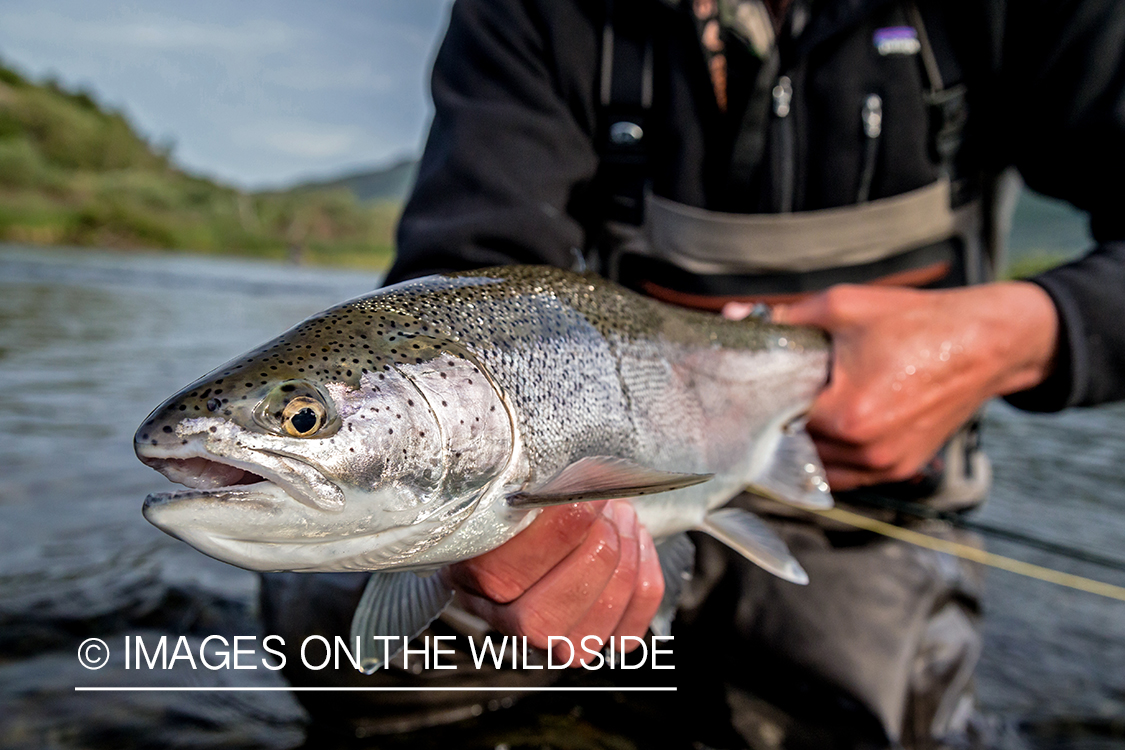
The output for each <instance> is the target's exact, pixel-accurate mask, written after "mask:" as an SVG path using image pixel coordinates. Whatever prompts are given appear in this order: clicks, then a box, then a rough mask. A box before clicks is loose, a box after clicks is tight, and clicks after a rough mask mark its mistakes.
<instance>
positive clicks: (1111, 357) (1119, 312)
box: [1008, 242, 1125, 411]
mask: <svg viewBox="0 0 1125 750" xmlns="http://www.w3.org/2000/svg"><path fill="white" fill-rule="evenodd" d="M1032 281H1034V282H1035V283H1036V284H1037V285H1039V286H1040V287H1041V288H1042V289H1043V290H1044V291H1045V292H1046V293H1047V294H1049V295H1050V298H1051V300H1052V302H1053V303H1054V305H1055V307H1056V309H1057V311H1058V316H1059V329H1058V338H1059V350H1058V353H1057V356H1056V360H1055V366H1054V369H1053V371H1052V373H1051V375H1050V377H1048V378H1046V379H1045V380H1044V381H1042V382H1041V383H1039V384H1037V385H1036V386H1035V387H1034V388H1030V389H1029V390H1027V391H1021V392H1018V393H1013V394H1012V395H1009V396H1008V401H1010V402H1011V403H1012V404H1014V405H1015V406H1018V407H1020V408H1021V409H1029V410H1033V411H1057V410H1059V409H1062V408H1065V407H1068V406H1089V405H1093V404H1099V403H1105V402H1107V401H1116V400H1120V399H1123V398H1125V242H1111V243H1106V244H1104V245H1102V246H1101V247H1099V248H1098V249H1097V250H1096V251H1094V252H1093V253H1090V254H1089V255H1087V256H1086V257H1084V258H1081V259H1079V260H1077V261H1074V262H1073V263H1068V264H1066V265H1065V266H1061V267H1059V268H1056V269H1052V270H1050V271H1047V272H1046V273H1043V274H1040V275H1039V276H1037V277H1035V278H1034V279H1033V280H1032Z"/></svg>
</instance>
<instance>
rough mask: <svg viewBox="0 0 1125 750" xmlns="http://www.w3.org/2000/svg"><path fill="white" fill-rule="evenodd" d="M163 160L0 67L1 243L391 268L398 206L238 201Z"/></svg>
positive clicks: (275, 196) (107, 123)
mask: <svg viewBox="0 0 1125 750" xmlns="http://www.w3.org/2000/svg"><path fill="white" fill-rule="evenodd" d="M169 157H170V154H169V153H168V151H167V150H162V149H160V148H155V147H153V146H152V145H151V144H149V143H148V142H146V141H145V140H144V139H143V138H141V137H140V136H138V135H137V134H136V133H135V132H134V131H133V129H132V127H131V126H130V124H129V122H128V121H127V120H126V119H125V118H124V117H123V116H122V115H121V113H119V112H112V111H107V110H106V109H104V108H103V107H101V106H100V105H99V104H98V103H97V102H95V101H94V99H93V98H92V97H91V96H90V95H89V94H88V93H86V92H83V91H77V92H75V91H67V90H65V89H63V88H62V87H61V86H59V85H58V84H57V83H55V82H52V81H48V82H46V83H43V84H37V83H33V82H31V81H28V80H27V79H26V78H24V77H23V76H21V75H20V74H19V73H17V72H16V71H14V70H12V69H10V68H7V67H5V66H3V65H2V64H0V241H6V242H19V243H30V244H42V245H90V246H98V247H113V248H168V249H175V250H190V251H196V252H203V253H214V254H237V255H248V256H256V257H266V258H277V259H284V258H290V259H294V258H298V259H300V260H301V261H302V262H310V263H318V264H334V265H350V266H362V267H375V268H384V267H386V266H387V265H389V263H390V260H391V257H392V253H393V234H394V226H395V222H396V221H397V219H398V213H399V210H400V205H399V203H398V202H397V201H384V202H361V201H360V200H358V199H357V198H356V197H355V195H354V194H353V193H352V192H351V191H350V190H348V189H346V188H345V187H336V188H321V189H317V188H301V189H294V190H289V191H284V192H263V193H244V192H241V191H238V190H235V189H234V188H230V187H226V186H223V185H219V184H216V183H215V182H212V181H211V180H208V179H204V178H202V177H196V176H192V175H190V174H187V173H185V172H183V171H182V170H180V169H179V168H177V167H176V166H175V165H174V164H173V163H172V161H171V160H170V158H169Z"/></svg>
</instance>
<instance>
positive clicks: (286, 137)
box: [247, 123, 364, 159]
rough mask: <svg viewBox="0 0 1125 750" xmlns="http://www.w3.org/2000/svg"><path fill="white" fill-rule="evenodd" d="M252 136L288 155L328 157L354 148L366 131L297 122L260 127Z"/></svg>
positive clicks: (315, 157) (326, 124) (311, 157)
mask: <svg viewBox="0 0 1125 750" xmlns="http://www.w3.org/2000/svg"><path fill="white" fill-rule="evenodd" d="M247 135H250V134H249V133H248V134H247ZM252 139H253V140H255V141H257V142H259V143H262V144H264V145H266V146H269V147H270V148H272V149H273V150H275V151H278V152H280V153H282V154H285V155H286V156H296V157H300V158H304V159H329V158H332V157H336V156H341V155H343V154H346V153H347V152H349V151H352V150H354V149H355V148H356V146H357V145H359V144H360V143H361V142H362V141H363V139H364V134H363V133H362V132H361V131H360V130H359V129H358V128H347V127H343V128H342V127H339V126H336V125H332V124H329V123H294V124H287V125H279V126H273V127H270V128H266V129H264V130H258V131H257V132H255V133H253V138H252Z"/></svg>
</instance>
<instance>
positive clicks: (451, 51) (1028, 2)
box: [388, 0, 1125, 410]
mask: <svg viewBox="0 0 1125 750" xmlns="http://www.w3.org/2000/svg"><path fill="white" fill-rule="evenodd" d="M622 2H626V3H629V4H631V5H632V6H633V7H634V10H635V12H636V13H643V14H645V19H646V22H647V23H648V24H649V25H650V28H651V34H652V38H653V40H654V47H655V51H656V55H655V60H656V66H655V71H654V74H655V75H654V81H655V85H654V98H653V102H652V116H651V118H650V120H649V122H648V124H647V126H646V140H648V141H649V145H650V161H649V169H650V177H651V182H652V189H653V191H654V192H655V193H657V194H658V195H662V196H665V197H667V198H670V199H672V200H675V201H678V202H681V203H685V204H688V205H692V206H698V207H702V208H708V209H713V210H721V211H736V212H775V211H779V210H785V209H791V210H794V211H802V210H812V209H818V208H828V207H834V206H843V205H849V204H851V203H854V202H855V201H856V185H857V184H858V183H859V180H860V171H861V164H862V159H863V156H862V150H863V144H864V134H863V132H862V127H861V121H860V117H859V112H860V110H861V107H862V103H863V101H864V99H865V97H866V96H867V95H868V94H870V93H878V94H879V95H880V96H881V97H882V101H883V135H882V139H881V142H880V145H879V151H878V162H877V165H876V169H875V173H874V180H873V182H872V184H871V194H870V197H871V198H872V199H874V198H880V197H886V196H891V195H897V194H899V193H902V192H905V191H908V190H911V189H914V188H918V187H921V186H924V185H927V184H929V183H931V182H933V180H934V179H935V177H936V176H937V175H938V169H939V164H938V162H937V160H936V158H935V155H934V153H933V149H932V146H933V139H932V138H931V137H930V128H931V121H930V116H931V113H930V111H929V110H928V109H927V107H926V105H925V103H924V102H923V99H922V97H921V96H920V92H921V91H922V89H923V88H924V86H925V82H924V80H923V78H924V76H923V74H922V70H921V66H920V65H919V64H918V62H917V60H916V59H915V58H913V57H911V56H907V55H892V56H882V55H879V54H878V53H877V52H876V50H875V48H874V45H873V43H872V38H873V36H872V35H873V33H874V31H875V29H878V28H883V27H889V26H901V25H905V24H907V17H906V11H905V9H904V8H903V6H902V4H901V3H899V2H896V1H895V0H823V1H822V2H817V3H814V4H813V5H812V6H811V9H810V12H809V16H808V21H807V23H805V24H804V26H803V28H802V29H801V30H800V33H799V34H797V35H795V36H794V37H791V38H786V37H784V36H783V37H782V39H781V40H780V43H779V51H780V56H781V72H782V73H786V74H789V75H790V76H791V78H792V79H793V81H794V86H793V89H794V96H793V104H792V107H793V110H792V111H793V120H792V122H793V126H794V128H795V139H794V141H793V144H792V154H793V157H794V158H793V161H792V171H791V172H789V171H788V170H786V169H783V168H781V167H779V165H780V164H782V163H783V162H782V160H781V159H779V157H778V154H779V150H780V149H781V148H782V146H781V145H779V143H778V142H777V141H778V140H779V139H778V138H777V137H776V135H775V134H772V133H771V132H765V133H764V136H765V137H766V139H767V140H766V145H765V157H764V158H763V159H762V160H761V163H760V166H759V167H758V168H757V169H756V170H755V171H754V172H753V173H752V174H750V175H748V176H745V177H744V178H742V179H741V182H739V181H734V182H732V177H731V174H730V172H729V165H730V161H731V153H732V148H733V147H734V142H735V136H736V134H737V132H738V127H739V123H740V121H741V118H740V116H739V113H740V111H741V109H743V108H745V105H746V101H747V99H748V98H749V96H750V92H751V90H752V86H751V81H750V80H748V78H749V76H748V74H743V73H741V72H740V71H745V70H748V69H750V68H751V66H750V65H748V64H743V63H747V62H748V61H746V60H743V61H740V60H739V54H742V55H746V56H748V55H749V52H747V51H744V50H743V51H741V52H740V51H739V49H738V48H737V46H736V45H728V50H729V55H730V65H729V70H730V85H729V90H730V107H729V110H730V114H729V115H726V116H724V115H723V114H722V113H720V111H719V109H718V107H717V105H716V103H715V99H714V95H713V93H712V88H711V81H710V78H709V76H708V73H707V69H706V67H705V63H704V59H703V56H702V53H701V51H700V47H699V41H698V38H697V36H696V34H695V29H694V27H693V25H692V23H691V20H690V18H689V17H688V16H687V15H686V11H685V10H682V9H680V8H678V7H675V6H674V4H666V3H662V2H658V1H657V0H618V3H619V8H620V3H622ZM919 5H920V6H921V10H922V13H923V16H924V17H925V20H926V26H927V29H928V31H929V33H930V37H931V39H932V42H933V47H934V50H935V53H936V54H937V55H938V57H939V58H940V60H941V62H942V72H943V77H945V78H946V79H947V80H948V81H950V82H953V83H955V82H962V83H964V84H965V85H966V86H967V90H968V92H969V93H968V119H967V121H966V125H965V129H964V131H963V145H962V146H961V148H960V151H959V152H958V157H957V172H956V173H957V174H958V175H959V176H960V177H961V178H962V182H963V183H964V185H966V186H967V187H966V189H965V191H964V192H965V194H966V195H970V194H972V193H973V192H974V191H975V190H977V189H979V185H980V179H979V178H980V176H981V175H985V174H994V173H997V172H999V171H1000V170H1001V169H1003V168H1004V167H1007V166H1015V167H1016V168H1017V169H1018V170H1019V172H1020V173H1021V175H1022V176H1023V178H1024V180H1025V181H1026V183H1027V184H1028V185H1029V186H1030V187H1031V188H1033V189H1035V190H1036V191H1038V192H1041V193H1044V194H1046V195H1050V196H1054V197H1058V198H1062V199H1065V200H1067V201H1069V202H1071V203H1073V204H1074V205H1075V206H1077V207H1078V208H1080V209H1083V210H1085V211H1087V212H1089V214H1090V217H1091V228H1092V232H1093V236H1094V238H1095V240H1096V241H1097V243H1098V244H1097V246H1096V247H1095V248H1094V249H1093V250H1092V252H1091V253H1090V254H1089V255H1087V256H1086V257H1084V258H1082V259H1081V260H1079V261H1076V262H1074V263H1071V264H1068V265H1066V266H1063V267H1061V268H1057V269H1054V270H1052V271H1049V272H1047V273H1045V274H1043V275H1041V276H1039V277H1037V278H1035V279H1034V281H1036V282H1037V283H1038V284H1040V285H1041V286H1042V287H1043V288H1044V289H1045V290H1046V291H1047V292H1048V293H1049V294H1050V296H1051V297H1052V299H1053V300H1054V302H1055V305H1056V307H1057V309H1058V311H1059V315H1060V319H1061V333H1062V341H1061V351H1060V357H1059V361H1058V366H1057V367H1056V372H1055V374H1054V375H1053V376H1052V377H1051V378H1050V379H1049V381H1048V382H1047V383H1044V384H1043V385H1041V386H1039V387H1038V388H1036V389H1034V390H1032V391H1028V392H1025V393H1022V394H1017V395H1016V396H1014V397H1012V398H1011V400H1012V401H1013V402H1014V403H1016V404H1017V405H1019V406H1021V407H1023V408H1028V409H1036V410H1054V409H1059V408H1063V407H1065V406H1073V405H1085V404H1095V403H1100V402H1104V401H1109V400H1114V399H1121V398H1125V187H1123V185H1125V3H1120V2H1116V1H1115V0H1049V1H1048V0H1019V1H1018V2H1016V1H1015V0H1013V1H1012V2H1009V3H1005V2H1003V0H987V1H986V0H944V1H943V2H931V3H927V2H925V1H924V0H923V1H922V2H919ZM604 15H605V10H604V4H603V3H601V2H595V1H594V0H459V1H458V2H457V3H456V5H455V6H454V9H453V16H452V20H451V23H450V27H449V31H448V34H447V36H446V38H445V41H444V43H443V45H442V47H441V50H440V52H439V54H438V57H437V61H436V64H435V68H434V74H433V84H432V87H433V98H434V104H435V108H436V112H435V115H434V121H433V126H432V129H431V132H430V136H429V141H428V143H427V146H426V150H425V154H424V156H423V158H422V164H421V169H420V172H419V175H418V182H417V185H416V187H415V190H414V193H413V195H412V197H411V199H410V201H409V202H408V204H407V206H406V210H405V213H404V215H403V218H402V222H401V224H400V227H399V232H398V245H399V254H398V258H397V260H396V263H395V265H394V267H393V268H392V270H391V272H390V275H389V278H388V280H389V281H390V282H394V281H398V280H401V279H404V278H408V277H411V276H417V275H421V274H424V273H428V272H432V271H436V270H452V269H462V268H469V267H479V266H484V265H498V264H506V263H548V264H552V265H557V266H563V267H572V266H574V264H575V258H576V255H577V254H578V253H580V252H582V251H584V250H585V249H586V248H588V247H589V245H590V243H591V241H592V238H593V237H594V236H596V234H597V232H598V226H599V222H600V221H601V220H602V218H603V216H602V214H601V213H600V197H601V196H600V193H599V192H598V189H597V180H596V179H595V176H596V175H597V173H598V167H599V156H598V151H597V148H596V144H597V139H598V137H599V135H598V134H599V130H598V128H599V110H598V105H597V97H596V94H597V90H596V84H597V79H598V61H599V55H600V40H601V34H602V25H603V18H604ZM654 144H655V145H654ZM786 179H792V183H791V186H786V187H785V188H784V189H782V183H783V181H784V180H786ZM782 193H786V194H788V195H790V196H791V198H790V199H789V200H790V205H788V206H786V205H782V204H781V200H782V199H781V197H780V196H781V194H782Z"/></svg>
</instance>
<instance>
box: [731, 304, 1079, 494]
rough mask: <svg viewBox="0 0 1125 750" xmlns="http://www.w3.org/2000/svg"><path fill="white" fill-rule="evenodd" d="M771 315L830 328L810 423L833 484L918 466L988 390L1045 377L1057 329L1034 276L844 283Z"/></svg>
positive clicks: (862, 481) (853, 483)
mask: <svg viewBox="0 0 1125 750" xmlns="http://www.w3.org/2000/svg"><path fill="white" fill-rule="evenodd" d="M748 312H749V309H748V307H747V306H745V305H741V304H735V303H732V304H729V305H727V307H726V308H724V310H723V314H724V315H725V316H727V317H730V318H739V317H744V316H745V315H746V314H747V313H748ZM772 319H773V321H774V322H777V323H785V324H790V325H809V326H815V327H817V328H822V329H824V330H825V331H827V332H828V333H829V334H830V335H831V337H832V376H831V379H830V382H829V384H828V386H827V387H826V388H825V389H824V391H822V392H821V393H820V395H819V396H818V397H817V400H816V402H815V403H814V404H813V407H812V410H811V411H810V413H809V420H808V427H809V432H810V433H811V434H812V436H813V440H814V442H815V443H816V446H817V450H818V452H819V453H820V458H821V461H822V462H823V463H824V467H825V469H826V471H827V474H828V483H829V485H831V486H832V488H833V489H835V490H847V489H853V488H855V487H861V486H866V485H872V484H879V483H881V482H894V481H902V480H905V479H909V478H910V477H912V476H914V475H915V474H916V473H917V472H918V471H919V470H920V469H921V468H922V467H923V466H924V465H925V464H926V462H928V461H929V460H930V459H931V458H932V457H933V456H934V454H935V453H936V452H937V451H938V449H939V448H940V447H941V446H942V445H943V444H944V443H945V441H946V440H948V439H949V437H950V436H951V435H952V434H953V433H954V432H955V431H956V430H957V429H958V428H959V427H960V426H961V425H962V424H964V423H965V422H966V421H967V420H968V419H969V418H970V417H971V416H972V415H973V413H974V412H976V411H977V409H979V408H980V407H981V405H982V404H984V402H985V401H987V400H988V399H990V398H992V397H994V396H998V395H1003V394H1008V393H1015V392H1017V391H1021V390H1024V389H1027V388H1031V387H1033V386H1035V385H1037V384H1039V383H1041V382H1042V381H1043V379H1044V378H1046V376H1047V375H1048V374H1049V373H1050V370H1051V365H1052V363H1053V360H1054V355H1055V349H1056V347H1057V341H1058V317H1057V314H1056V312H1055V307H1054V303H1053V302H1052V301H1051V299H1050V297H1049V296H1048V295H1047V293H1046V292H1044V291H1043V290H1042V289H1041V288H1040V287H1038V286H1036V285H1034V284H1030V283H1027V282H1002V283H995V284H988V285H982V286H974V287H966V288H962V289H950V290H937V291H922V290H917V289H902V288H890V287H875V286H849V285H842V286H837V287H833V288H831V289H829V290H827V291H825V292H822V293H820V294H817V295H815V296H813V297H810V298H808V299H806V300H803V301H801V302H797V303H795V304H791V305H778V306H776V307H774V308H773V314H772Z"/></svg>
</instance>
